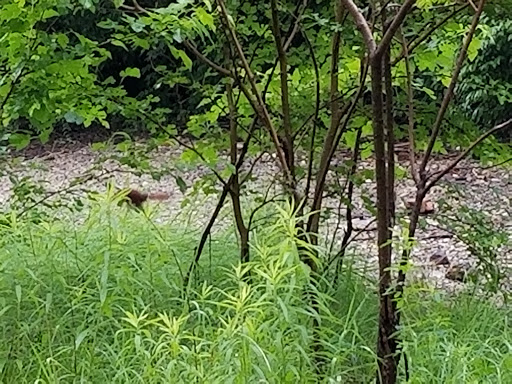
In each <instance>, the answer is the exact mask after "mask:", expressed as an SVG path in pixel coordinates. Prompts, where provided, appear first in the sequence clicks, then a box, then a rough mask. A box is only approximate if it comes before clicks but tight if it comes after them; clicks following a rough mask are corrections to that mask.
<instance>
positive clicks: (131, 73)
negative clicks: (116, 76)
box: [120, 67, 140, 79]
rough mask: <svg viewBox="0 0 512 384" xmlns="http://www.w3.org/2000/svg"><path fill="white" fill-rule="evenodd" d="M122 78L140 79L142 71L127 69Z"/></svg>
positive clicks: (122, 73)
mask: <svg viewBox="0 0 512 384" xmlns="http://www.w3.org/2000/svg"><path fill="white" fill-rule="evenodd" d="M120 75H121V77H136V78H137V79H139V78H140V69H139V68H131V67H129V68H126V69H125V70H124V71H121V73H120Z"/></svg>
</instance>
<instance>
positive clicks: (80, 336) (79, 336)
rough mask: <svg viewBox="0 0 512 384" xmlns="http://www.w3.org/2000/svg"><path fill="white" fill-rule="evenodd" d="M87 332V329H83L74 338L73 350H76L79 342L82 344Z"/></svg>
mask: <svg viewBox="0 0 512 384" xmlns="http://www.w3.org/2000/svg"><path fill="white" fill-rule="evenodd" d="M88 333H89V330H87V329H85V330H83V331H82V332H80V333H79V334H78V336H77V337H76V339H75V350H78V348H79V347H80V344H82V341H84V339H85V337H86V336H87V334H88Z"/></svg>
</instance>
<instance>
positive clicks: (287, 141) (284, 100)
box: [270, 0, 295, 178]
mask: <svg viewBox="0 0 512 384" xmlns="http://www.w3.org/2000/svg"><path fill="white" fill-rule="evenodd" d="M270 8H271V13H272V32H273V33H272V34H273V35H274V41H275V44H276V49H277V55H278V60H279V69H280V73H279V75H280V79H281V110H282V113H283V131H284V136H285V137H284V140H283V146H284V148H285V155H286V161H287V165H288V169H289V170H290V174H291V177H292V178H294V177H295V160H294V151H293V136H292V126H291V118H290V103H289V99H288V98H289V92H288V62H287V58H286V52H285V50H284V47H283V44H282V41H281V25H280V23H279V15H278V12H277V2H276V0H271V1H270Z"/></svg>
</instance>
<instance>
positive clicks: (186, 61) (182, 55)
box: [178, 50, 192, 69]
mask: <svg viewBox="0 0 512 384" xmlns="http://www.w3.org/2000/svg"><path fill="white" fill-rule="evenodd" d="M178 55H179V56H180V58H181V61H183V64H184V65H185V68H187V69H190V68H192V60H190V58H189V57H188V56H187V54H186V53H185V51H182V50H178Z"/></svg>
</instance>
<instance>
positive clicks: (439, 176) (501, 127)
mask: <svg viewBox="0 0 512 384" xmlns="http://www.w3.org/2000/svg"><path fill="white" fill-rule="evenodd" d="M510 127H512V119H509V120H507V121H505V122H503V123H501V124H498V125H496V126H495V127H493V128H492V129H490V130H489V131H487V132H485V133H483V134H482V135H481V136H480V137H479V138H478V139H476V140H475V141H474V142H473V143H472V144H471V145H470V146H469V147H468V148H466V150H465V151H464V152H462V153H461V154H460V155H459V156H457V157H456V158H455V160H453V161H452V162H451V163H450V164H449V165H448V166H447V167H446V168H445V169H443V170H442V171H439V172H438V173H436V174H434V175H433V176H432V177H431V178H430V180H429V181H428V183H427V185H426V189H427V191H428V190H429V189H430V188H432V187H433V186H434V185H435V184H436V183H437V182H438V181H439V180H441V179H442V178H443V177H444V176H445V175H446V174H447V173H448V172H450V171H451V170H452V169H453V168H455V167H456V166H457V164H459V163H460V162H461V161H462V160H463V159H464V158H465V157H466V156H467V155H468V154H469V153H470V152H471V151H472V150H473V149H474V148H475V147H476V146H477V145H478V144H480V143H481V142H482V141H484V140H485V139H487V138H488V137H489V136H491V135H492V134H494V133H496V132H498V131H501V130H504V129H507V128H510Z"/></svg>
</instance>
